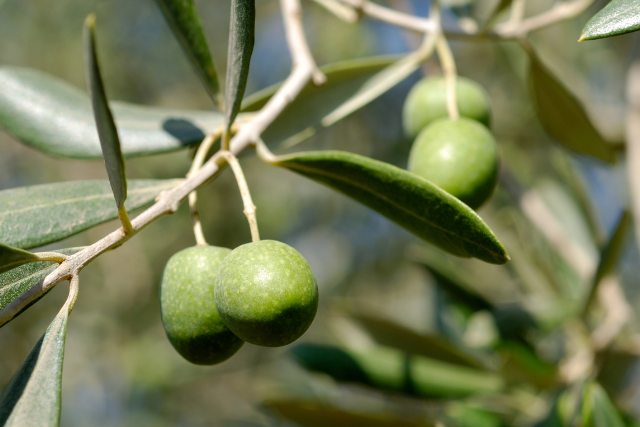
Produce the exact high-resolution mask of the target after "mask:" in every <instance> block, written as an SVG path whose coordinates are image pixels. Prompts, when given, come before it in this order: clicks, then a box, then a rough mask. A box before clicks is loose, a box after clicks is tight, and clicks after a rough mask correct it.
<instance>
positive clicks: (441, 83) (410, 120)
mask: <svg viewBox="0 0 640 427" xmlns="http://www.w3.org/2000/svg"><path fill="white" fill-rule="evenodd" d="M456 90H457V98H458V110H459V112H460V118H459V119H456V120H451V119H449V118H448V114H447V85H446V81H445V79H444V78H443V77H427V78H424V79H422V80H420V81H419V82H418V83H417V84H416V85H415V86H414V87H413V88H412V89H411V91H410V92H409V95H408V96H407V99H406V101H405V103H404V108H403V125H404V130H405V133H406V134H407V135H408V136H410V137H414V138H415V141H414V143H413V146H412V148H411V152H410V154H409V165H408V169H409V170H410V171H411V172H413V173H415V174H417V175H419V176H421V177H423V178H425V179H426V180H428V181H430V182H432V183H433V184H435V185H437V186H438V187H440V188H442V189H443V190H445V191H447V192H448V193H450V194H451V195H453V196H455V197H457V198H458V199H460V200H461V201H462V202H464V203H466V204H467V205H468V206H469V207H470V208H472V209H477V208H478V207H480V206H481V205H482V204H483V203H484V202H485V201H486V200H488V199H489V197H491V194H492V193H493V190H494V188H495V186H496V184H497V181H498V167H499V163H500V160H499V155H498V149H497V145H496V141H495V139H494V137H493V135H492V134H491V132H490V131H489V129H488V128H489V126H490V122H491V105H490V103H489V97H488V96H487V93H486V91H485V90H484V89H483V88H482V86H480V85H479V84H477V83H475V82H473V81H471V80H469V79H466V78H464V77H458V78H457V83H456Z"/></svg>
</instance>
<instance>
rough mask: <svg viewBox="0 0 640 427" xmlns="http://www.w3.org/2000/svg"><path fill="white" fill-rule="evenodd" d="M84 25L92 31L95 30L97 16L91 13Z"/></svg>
mask: <svg viewBox="0 0 640 427" xmlns="http://www.w3.org/2000/svg"><path fill="white" fill-rule="evenodd" d="M84 25H85V27H87V28H89V29H90V30H93V28H94V27H95V26H96V14H95V13H90V14H89V15H87V17H86V18H85V20H84Z"/></svg>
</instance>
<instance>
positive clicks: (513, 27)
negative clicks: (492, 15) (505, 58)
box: [493, 0, 595, 39]
mask: <svg viewBox="0 0 640 427" xmlns="http://www.w3.org/2000/svg"><path fill="white" fill-rule="evenodd" d="M594 2H595V0H573V1H566V2H562V3H557V4H556V5H554V6H553V7H552V8H551V9H549V10H547V11H545V12H542V13H540V14H538V15H535V16H532V17H530V18H527V19H523V20H522V21H519V22H511V21H507V22H505V23H502V24H497V25H496V26H495V28H494V30H493V32H494V33H495V34H496V35H498V36H499V37H501V38H505V39H510V38H517V37H522V36H525V35H527V34H528V33H529V32H531V31H534V30H539V29H541V28H544V27H548V26H550V25H553V24H557V23H558V22H561V21H566V20H568V19H571V18H574V17H576V16H578V15H580V14H581V13H582V12H584V11H585V10H587V8H588V7H589V6H591V5H592V4H593V3H594Z"/></svg>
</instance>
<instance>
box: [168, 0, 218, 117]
mask: <svg viewBox="0 0 640 427" xmlns="http://www.w3.org/2000/svg"><path fill="white" fill-rule="evenodd" d="M156 3H158V6H160V10H162V13H163V14H164V17H165V19H166V20H167V23H168V24H169V26H170V27H171V30H172V31H173V34H174V35H175V36H176V38H177V39H178V42H179V43H180V46H181V47H182V49H183V51H184V53H185V54H186V55H187V57H188V58H189V61H190V62H191V65H192V66H193V69H194V70H195V72H196V74H197V75H198V77H199V78H200V80H201V81H202V84H203V85H204V87H205V89H206V90H207V93H208V94H209V96H210V97H211V99H212V100H213V103H214V104H215V106H216V108H217V109H218V110H220V111H224V106H223V105H222V95H221V94H220V84H219V83H218V75H217V73H216V68H215V66H214V65H213V59H212V58H211V53H210V51H209V46H208V45H207V39H206V37H205V35H204V30H203V28H202V22H201V20H200V15H199V14H198V11H197V9H196V6H195V4H194V3H193V0H156Z"/></svg>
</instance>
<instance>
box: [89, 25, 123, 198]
mask: <svg viewBox="0 0 640 427" xmlns="http://www.w3.org/2000/svg"><path fill="white" fill-rule="evenodd" d="M95 24H96V17H95V15H89V16H88V17H87V19H86V21H85V25H84V32H83V42H84V59H85V73H86V78H87V86H88V88H89V95H90V97H91V101H92V104H93V114H94V116H95V119H96V126H97V128H98V137H99V138H100V146H101V147H102V155H103V157H104V164H105V167H106V168H107V175H108V176H109V183H110V184H111V189H112V190H113V195H114V197H115V199H116V206H117V208H118V210H120V209H122V208H123V207H124V201H125V200H126V199H127V177H126V173H125V165H124V158H123V157H122V150H121V149H120V139H119V138H118V130H117V129H116V124H115V123H114V122H113V116H112V115H111V110H110V109H109V104H108V103H107V95H106V93H105V90H104V85H103V83H102V76H101V75H100V65H99V64H98V56H97V53H96V41H95V30H94V29H95Z"/></svg>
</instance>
